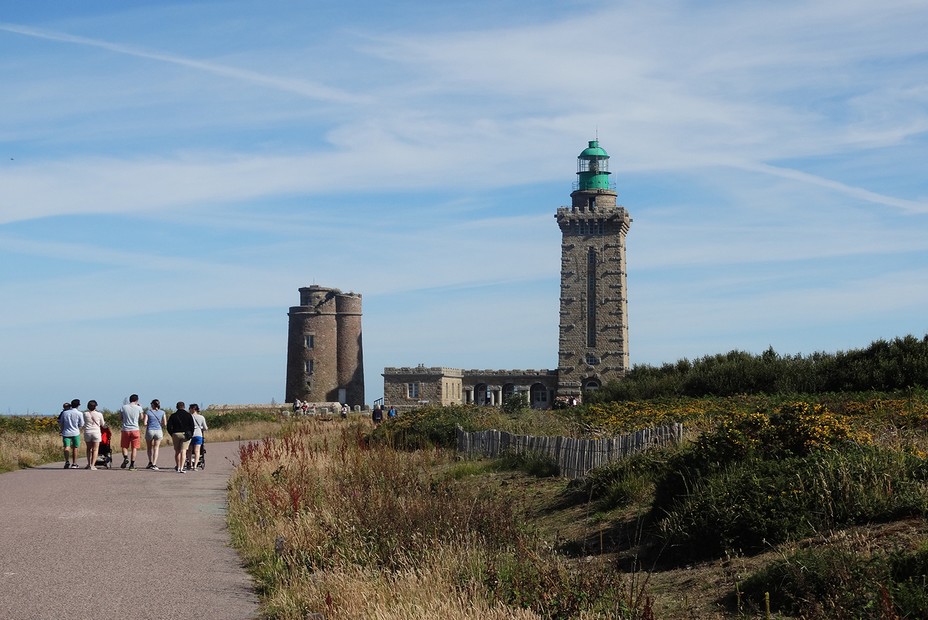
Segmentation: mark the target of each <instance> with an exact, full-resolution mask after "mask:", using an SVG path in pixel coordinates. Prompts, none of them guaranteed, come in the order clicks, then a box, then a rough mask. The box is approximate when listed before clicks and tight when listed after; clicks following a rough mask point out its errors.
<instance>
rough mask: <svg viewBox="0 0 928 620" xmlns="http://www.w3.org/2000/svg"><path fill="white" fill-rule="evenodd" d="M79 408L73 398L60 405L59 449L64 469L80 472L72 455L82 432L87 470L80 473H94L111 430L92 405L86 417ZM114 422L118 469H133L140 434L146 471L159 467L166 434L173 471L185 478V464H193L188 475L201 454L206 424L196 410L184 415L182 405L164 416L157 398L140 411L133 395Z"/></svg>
mask: <svg viewBox="0 0 928 620" xmlns="http://www.w3.org/2000/svg"><path fill="white" fill-rule="evenodd" d="M80 406H81V401H80V400H79V399H77V398H75V399H74V400H72V401H71V402H70V403H65V404H64V406H63V408H62V411H61V413H60V414H58V426H59V428H60V429H61V439H62V444H63V446H64V468H65V469H72V468H77V467H79V466H78V464H77V450H78V448H80V445H81V430H83V434H84V442H85V443H86V448H87V465H86V467H84V469H92V470H94V469H97V460H98V459H99V457H100V447H101V445H108V444H109V437H110V429H109V428H108V426H107V424H106V421H105V420H104V419H103V414H102V413H100V412H99V411H97V401H95V400H91V401H89V402H88V403H87V411H81V410H80ZM119 417H120V423H121V428H120V440H119V446H120V448H121V449H122V459H123V460H122V465H121V467H122V468H123V469H129V470H130V471H134V470H135V469H136V467H135V459H136V455H137V453H138V450H139V448H141V445H142V437H141V432H142V431H141V429H142V428H144V429H145V444H146V449H147V452H148V465H147V466H146V469H153V470H156V471H157V470H159V469H161V468H160V467H158V451H159V448H160V446H161V441H162V440H163V439H164V433H165V431H167V433H168V435H170V436H171V441H172V442H173V445H174V471H176V472H177V473H181V474H182V473H184V472H185V471H186V469H187V467H186V464H187V463H191V464H192V465H191V471H196V465H197V463H198V462H199V461H200V454H201V450H202V448H203V439H204V434H203V432H204V431H206V430H207V429H208V427H207V425H206V418H204V417H203V415H201V414H200V407H199V406H198V405H196V404H195V403H194V404H191V405H190V409H189V410H188V409H187V407H186V405H185V404H184V403H183V402H182V401H181V402H178V403H177V405H176V407H175V409H174V413H172V414H171V415H170V416H168V415H167V414H166V413H165V411H163V410H162V409H161V402H160V401H159V400H158V399H157V398H156V399H155V400H153V401H151V405H150V406H149V407H148V409H147V410H146V409H143V408H142V406H141V405H139V396H138V394H133V395H132V396H130V397H129V402H128V403H126V404H125V405H123V406H122V407H121V408H120V409H119Z"/></svg>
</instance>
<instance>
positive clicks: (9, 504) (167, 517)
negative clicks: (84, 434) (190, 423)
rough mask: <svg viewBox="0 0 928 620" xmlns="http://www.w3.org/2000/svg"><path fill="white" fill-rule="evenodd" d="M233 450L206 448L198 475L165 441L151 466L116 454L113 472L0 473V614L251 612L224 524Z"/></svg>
mask: <svg viewBox="0 0 928 620" xmlns="http://www.w3.org/2000/svg"><path fill="white" fill-rule="evenodd" d="M81 450H83V445H82V446H81ZM117 452H118V450H117ZM237 455H238V446H237V444H235V443H226V444H221V443H217V444H208V458H207V468H206V470H205V471H202V472H196V473H186V474H178V473H176V472H174V468H173V465H170V463H172V462H173V457H174V451H173V449H171V448H170V447H169V448H168V449H167V450H162V452H161V455H160V457H159V465H162V466H164V467H167V469H163V470H161V471H157V472H156V471H149V470H144V469H141V470H138V471H134V472H130V471H128V470H122V469H119V468H118V464H119V463H121V462H122V458H121V456H118V455H117V458H116V460H115V461H114V464H115V465H116V466H117V468H116V469H112V470H103V469H100V470H97V471H90V470H85V469H76V470H64V469H62V467H63V465H64V461H61V462H58V463H55V464H49V465H44V466H41V467H37V468H35V469H29V470H22V471H15V472H10V473H8V474H3V475H0V574H2V577H0V579H2V580H0V618H3V619H27V618H28V619H33V618H34V619H41V620H46V619H57V618H62V619H67V620H80V619H84V618H88V619H89V618H125V619H136V618H138V619H149V618H151V619H158V620H169V619H176V618H183V617H194V618H216V619H217V620H235V619H245V618H255V617H257V615H258V611H257V599H256V597H255V595H254V592H253V590H252V583H251V580H250V578H249V577H248V575H247V574H246V573H245V571H244V569H242V568H241V563H240V560H239V558H238V555H237V554H236V553H235V551H234V550H233V549H231V548H230V547H229V546H228V532H227V531H226V529H225V490H226V481H227V479H228V477H229V474H230V473H231V471H232V462H233V460H235V461H236V462H237ZM140 461H141V463H142V465H143V466H144V465H145V464H146V463H147V462H148V460H147V458H146V457H145V455H144V451H143V454H142V455H141V459H140ZM80 464H81V465H82V466H83V465H84V464H86V461H84V459H83V458H82V459H81V461H80Z"/></svg>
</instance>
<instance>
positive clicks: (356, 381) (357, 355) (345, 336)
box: [286, 285, 364, 406]
mask: <svg viewBox="0 0 928 620" xmlns="http://www.w3.org/2000/svg"><path fill="white" fill-rule="evenodd" d="M289 316H290V328H289V338H288V343H287V390H286V401H287V402H289V403H292V402H293V401H294V400H296V399H300V400H305V401H309V402H340V403H343V404H347V405H350V406H354V405H362V406H363V405H364V363H363V353H362V348H361V295H359V294H357V293H342V292H341V291H339V290H338V289H334V288H326V287H322V286H316V285H313V286H308V287H303V288H301V289H300V305H299V306H292V307H291V308H290V312H289Z"/></svg>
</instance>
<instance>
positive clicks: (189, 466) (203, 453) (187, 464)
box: [184, 444, 206, 469]
mask: <svg viewBox="0 0 928 620" xmlns="http://www.w3.org/2000/svg"><path fill="white" fill-rule="evenodd" d="M191 458H193V455H192V454H191V455H189V456H188V458H187V461H186V462H185V463H184V469H193V464H192V463H191V462H190V459H191ZM197 469H206V444H203V445H201V446H200V460H199V461H197Z"/></svg>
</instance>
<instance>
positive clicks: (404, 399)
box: [383, 140, 632, 409]
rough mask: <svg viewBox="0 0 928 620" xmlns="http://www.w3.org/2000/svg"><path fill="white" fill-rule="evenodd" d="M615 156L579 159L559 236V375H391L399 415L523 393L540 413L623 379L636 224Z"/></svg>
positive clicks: (591, 154)
mask: <svg viewBox="0 0 928 620" xmlns="http://www.w3.org/2000/svg"><path fill="white" fill-rule="evenodd" d="M610 174H611V173H610V172H609V155H608V154H607V153H606V151H605V150H604V149H603V148H602V147H600V146H599V142H598V141H597V140H591V141H590V142H589V145H588V147H587V148H585V149H584V150H583V151H582V152H581V153H580V155H579V157H578V158H577V180H576V182H575V183H574V186H573V192H572V193H571V194H570V198H571V204H570V206H569V207H560V208H559V209H557V212H556V213H555V216H554V217H555V218H556V220H557V224H558V226H559V227H560V229H561V291H560V326H559V341H558V368H557V370H461V369H456V368H445V367H426V366H424V365H420V366H416V367H412V368H410V367H404V368H392V367H390V368H385V369H384V372H383V378H384V402H385V403H386V404H387V405H393V406H395V407H397V408H398V409H404V408H413V407H415V406H418V405H420V404H424V403H427V402H428V403H436V404H438V403H440V404H443V405H450V404H470V403H473V404H478V405H491V406H492V405H495V406H499V405H501V404H502V403H504V402H505V400H506V399H507V398H508V397H510V396H511V395H513V394H523V395H524V397H525V399H526V402H528V403H529V404H531V406H532V407H535V408H548V407H551V406H553V403H554V401H555V398H560V399H570V398H579V397H580V396H581V393H582V391H583V390H595V389H598V388H599V387H601V386H603V385H604V384H606V383H608V382H609V381H612V380H618V379H621V378H622V377H623V376H624V375H625V372H626V371H627V370H628V366H629V356H628V298H627V296H626V273H627V270H626V265H625V237H626V235H627V234H628V230H629V227H630V226H631V221H632V220H631V218H630V217H629V215H628V212H627V211H626V210H625V208H624V207H622V206H619V205H617V204H616V197H617V194H616V191H615V185H614V183H612V182H611V180H610V178H609V177H610Z"/></svg>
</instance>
